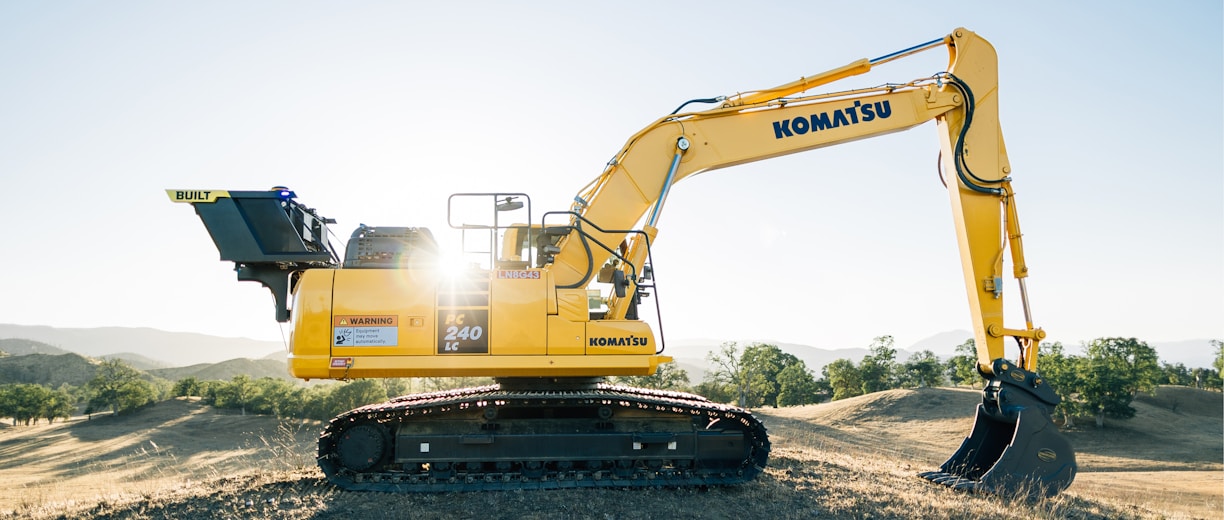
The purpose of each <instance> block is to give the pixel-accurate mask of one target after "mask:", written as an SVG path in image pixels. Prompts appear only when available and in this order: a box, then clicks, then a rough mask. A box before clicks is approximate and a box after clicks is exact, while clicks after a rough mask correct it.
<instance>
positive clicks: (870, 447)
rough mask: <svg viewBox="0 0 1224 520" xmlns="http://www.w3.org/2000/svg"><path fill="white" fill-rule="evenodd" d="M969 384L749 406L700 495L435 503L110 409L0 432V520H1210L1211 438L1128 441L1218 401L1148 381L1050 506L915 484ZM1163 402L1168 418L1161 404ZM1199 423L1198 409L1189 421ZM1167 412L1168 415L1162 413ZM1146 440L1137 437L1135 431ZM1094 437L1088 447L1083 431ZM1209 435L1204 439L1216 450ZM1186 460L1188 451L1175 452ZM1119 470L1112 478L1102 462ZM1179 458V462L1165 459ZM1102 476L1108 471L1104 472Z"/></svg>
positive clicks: (263, 448)
mask: <svg viewBox="0 0 1224 520" xmlns="http://www.w3.org/2000/svg"><path fill="white" fill-rule="evenodd" d="M978 400H979V398H978V392H975V391H969V390H956V389H946V388H941V389H920V390H892V391H888V392H880V393H876V394H870V395H867V396H860V397H857V398H853V399H847V400H844V401H838V402H835V403H824V404H820V405H811V406H804V407H793V408H781V409H767V410H757V411H756V413H757V414H758V415H759V416H760V417H761V419H762V420H763V421H764V422H765V423H766V425H767V426H768V428H769V431H770V435H771V438H772V444H773V451H772V455H771V460H770V466H769V467H768V468H767V469H766V472H765V473H764V474H763V475H762V476H760V477H759V478H758V479H757V480H755V481H754V482H751V483H749V484H746V485H742V486H734V487H726V488H717V487H716V488H709V489H657V490H645V491H640V490H639V491H631V490H621V489H586V490H556V491H506V492H487V493H461V494H440V495H389V494H376V493H351V492H343V491H338V490H336V489H335V488H332V487H331V486H329V485H328V484H327V483H326V482H325V481H324V480H323V478H322V475H321V474H320V472H319V471H318V470H317V469H316V468H315V467H314V463H313V458H312V454H313V451H314V446H313V439H314V436H315V434H316V433H317V431H318V429H319V428H321V425H320V424H318V423H292V424H288V425H281V424H278V423H277V421H276V420H275V419H273V418H270V417H261V416H246V417H243V416H238V415H227V414H220V413H218V412H217V411H216V410H214V409H212V408H209V407H206V406H203V405H201V404H200V403H199V402H198V401H194V400H185V399H179V400H174V401H168V402H164V403H159V404H157V405H155V406H153V407H151V408H148V409H145V410H142V411H140V412H137V413H136V414H133V415H131V416H126V417H100V418H95V419H94V420H92V421H83V420H77V421H73V422H71V423H68V424H57V425H52V426H45V425H44V426H35V427H29V428H7V429H3V430H0V479H3V480H4V481H5V482H6V483H7V484H8V486H7V488H8V489H20V490H21V492H20V493H9V494H0V515H2V514H3V511H6V510H9V511H11V514H12V515H14V516H19V517H23V518H26V517H28V518H216V517H227V518H286V519H299V518H300V519H306V518H365V517H379V518H447V519H451V518H490V519H501V518H505V519H511V518H532V519H552V518H557V519H561V518H567V519H568V518H601V519H635V518H642V519H646V518H659V517H670V518H712V519H726V520H732V519H734V520H740V519H743V518H795V519H799V518H832V519H843V518H845V519H849V518H856V519H857V518H868V517H870V518H875V519H891V518H897V519H909V518H953V519H976V518H999V519H1010V520H1036V519H1048V518H1092V519H1097V518H1102V519H1103V518H1122V519H1127V518H1134V519H1148V518H1153V519H1154V518H1219V517H1220V515H1219V513H1220V511H1221V507H1222V503H1224V496H1222V493H1221V489H1222V488H1221V486H1222V485H1224V468H1222V467H1221V466H1222V465H1221V464H1220V459H1219V457H1218V453H1217V452H1214V451H1211V448H1212V446H1209V445H1206V444H1201V443H1200V441H1201V440H1202V439H1197V438H1187V437H1185V436H1183V434H1184V433H1185V432H1184V430H1179V429H1173V430H1172V431H1171V432H1170V433H1168V434H1166V435H1165V436H1164V437H1163V438H1161V439H1160V441H1161V443H1163V444H1169V445H1185V446H1186V447H1187V449H1186V450H1185V451H1186V454H1185V455H1186V456H1188V457H1189V458H1190V459H1193V460H1189V459H1186V460H1167V459H1168V457H1166V455H1165V454H1164V448H1163V447H1161V446H1157V445H1154V444H1153V442H1152V439H1151V438H1147V437H1142V436H1136V435H1135V433H1136V432H1141V431H1147V432H1149V433H1150V432H1152V431H1154V430H1153V429H1154V428H1158V425H1157V424H1156V423H1163V422H1168V421H1169V420H1170V418H1171V417H1176V418H1177V419H1179V420H1189V421H1202V422H1198V423H1195V426H1194V427H1195V428H1199V427H1209V428H1215V430H1211V431H1210V432H1208V433H1213V432H1218V431H1219V428H1220V423H1221V422H1222V419H1221V418H1220V415H1219V413H1218V408H1216V409H1215V411H1212V410H1213V409H1212V408H1211V406H1212V405H1213V404H1214V405H1217V406H1218V404H1219V403H1220V394H1218V393H1211V392H1203V391H1197V390H1191V389H1173V390H1166V389H1164V388H1162V389H1161V391H1158V392H1157V394H1156V396H1153V397H1152V398H1150V399H1148V398H1145V399H1144V400H1141V401H1140V402H1138V403H1137V407H1138V408H1139V414H1138V415H1137V416H1136V417H1135V418H1134V419H1132V420H1131V421H1123V422H1120V423H1126V424H1117V425H1115V424H1111V425H1110V428H1117V429H1118V432H1117V434H1116V435H1111V434H1106V435H1100V436H1098V435H1096V434H1095V433H1094V431H1093V430H1084V431H1081V432H1073V436H1072V442H1073V444H1074V445H1075V446H1076V448H1077V450H1080V451H1081V454H1082V456H1081V457H1080V465H1081V470H1082V472H1081V473H1080V475H1079V476H1078V478H1077V480H1076V482H1075V484H1073V485H1072V486H1071V488H1070V489H1069V490H1067V492H1065V493H1063V494H1062V495H1060V496H1059V497H1056V498H1054V499H1050V500H1040V501H1035V502H1025V501H1010V500H1005V499H1001V498H998V497H993V496H978V495H970V494H965V493H960V492H955V491H952V490H949V489H945V488H943V487H939V486H933V485H931V484H929V483H927V482H926V481H923V480H922V479H919V478H917V477H915V476H914V475H915V473H917V472H919V471H924V470H927V469H930V468H932V467H934V466H935V465H938V464H939V463H940V462H942V460H943V458H944V457H946V456H947V455H948V454H950V453H951V451H952V450H954V449H955V448H956V446H957V445H958V444H959V442H960V440H961V438H962V437H963V436H964V435H965V434H966V433H967V432H968V428H969V426H970V423H971V422H972V419H971V418H970V416H971V415H972V409H973V407H974V406H975V405H976V403H977V402H978ZM1173 400H1176V401H1178V402H1179V403H1180V404H1179V405H1178V411H1172V410H1168V409H1167V406H1168V405H1169V404H1171V403H1172V401H1173ZM1203 410H1205V411H1207V412H1211V413H1206V414H1200V413H1198V412H1199V411H1203ZM1165 412H1167V413H1169V414H1173V415H1164V413H1165ZM1145 435H1146V434H1145ZM1097 437H1099V438H1097ZM1218 444H1219V436H1218V434H1217V436H1216V438H1215V440H1214V441H1213V443H1212V445H1214V446H1216V448H1214V449H1218ZM1194 450H1199V451H1198V452H1197V453H1191V452H1192V451H1194ZM1123 465H1125V466H1128V467H1129V469H1126V470H1119V469H1115V468H1116V467H1118V466H1123ZM1187 465H1190V466H1196V465H1197V467H1198V468H1200V469H1196V470H1170V469H1169V468H1170V467H1186V466H1187ZM1110 466H1112V468H1111V467H1110Z"/></svg>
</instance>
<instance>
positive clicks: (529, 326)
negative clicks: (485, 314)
mask: <svg viewBox="0 0 1224 520" xmlns="http://www.w3.org/2000/svg"><path fill="white" fill-rule="evenodd" d="M532 273H534V274H532ZM540 273H541V272H540V271H527V270H513V271H495V272H494V274H493V279H492V280H491V281H490V283H489V296H490V298H491V300H492V303H491V305H490V306H489V315H490V316H489V341H490V345H489V353H490V354H493V355H495V356H498V355H502V356H506V355H511V356H515V355H517V356H521V355H542V354H545V353H546V350H547V342H548V328H547V323H546V321H545V319H546V318H547V314H546V310H547V307H548V295H547V292H546V290H545V279H544V278H543V277H542V276H540ZM531 276H540V277H539V278H531Z"/></svg>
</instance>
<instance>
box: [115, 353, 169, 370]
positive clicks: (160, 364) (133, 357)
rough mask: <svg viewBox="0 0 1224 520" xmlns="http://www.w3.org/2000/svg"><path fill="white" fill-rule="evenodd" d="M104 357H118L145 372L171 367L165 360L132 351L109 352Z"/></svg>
mask: <svg viewBox="0 0 1224 520" xmlns="http://www.w3.org/2000/svg"><path fill="white" fill-rule="evenodd" d="M102 359H118V360H121V361H123V362H124V363H127V364H128V366H130V367H132V368H135V369H136V370H143V371H145V372H148V371H150V370H153V369H156V368H170V365H169V364H167V363H166V362H164V361H158V360H156V359H149V358H147V357H145V356H142V355H140V354H133V353H131V352H120V353H118V354H107V355H105V356H102Z"/></svg>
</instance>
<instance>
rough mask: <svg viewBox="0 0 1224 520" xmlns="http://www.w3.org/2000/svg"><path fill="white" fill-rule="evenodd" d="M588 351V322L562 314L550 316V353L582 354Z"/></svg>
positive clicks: (563, 354)
mask: <svg viewBox="0 0 1224 520" xmlns="http://www.w3.org/2000/svg"><path fill="white" fill-rule="evenodd" d="M585 352H586V322H585V321H570V320H567V319H565V318H563V317H561V316H549V317H548V354H549V355H553V356H567V355H580V354H583V353H585Z"/></svg>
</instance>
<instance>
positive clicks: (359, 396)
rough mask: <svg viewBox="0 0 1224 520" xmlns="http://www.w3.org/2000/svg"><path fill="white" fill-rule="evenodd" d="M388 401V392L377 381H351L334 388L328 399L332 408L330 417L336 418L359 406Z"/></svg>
mask: <svg viewBox="0 0 1224 520" xmlns="http://www.w3.org/2000/svg"><path fill="white" fill-rule="evenodd" d="M386 400H387V390H386V389H384V388H383V386H382V383H379V382H378V380H377V379H358V380H356V381H350V382H348V383H345V384H342V385H336V386H334V387H333V388H332V391H331V393H330V395H329V396H328V399H327V404H328V407H329V408H330V413H329V414H328V415H329V416H332V417H334V416H336V415H340V414H342V413H344V412H347V411H349V410H352V409H353V408H357V407H359V406H365V405H367V404H372V403H377V402H381V401H386Z"/></svg>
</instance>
